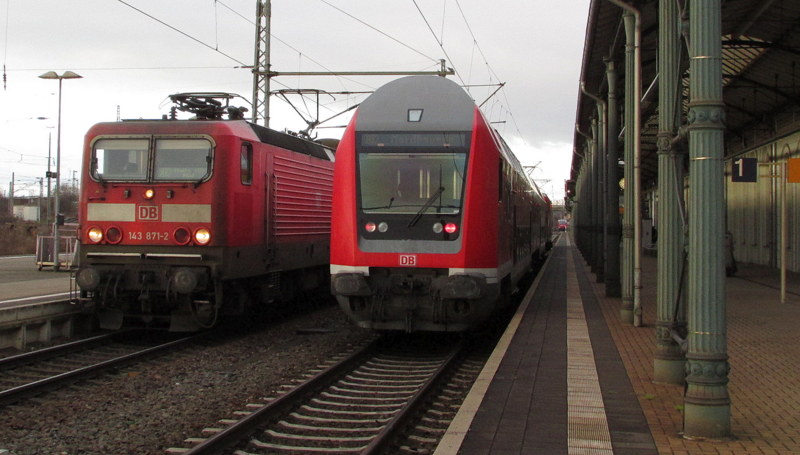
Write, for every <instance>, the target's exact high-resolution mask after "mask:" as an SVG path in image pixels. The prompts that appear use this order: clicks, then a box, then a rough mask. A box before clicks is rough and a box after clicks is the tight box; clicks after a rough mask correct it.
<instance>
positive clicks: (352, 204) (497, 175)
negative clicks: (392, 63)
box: [330, 76, 552, 332]
mask: <svg viewBox="0 0 800 455" xmlns="http://www.w3.org/2000/svg"><path fill="white" fill-rule="evenodd" d="M336 153H337V157H336V172H335V177H334V197H333V214H332V231H331V245H332V247H331V266H330V267H331V280H332V281H331V289H332V292H333V294H334V295H335V296H336V298H337V300H338V302H339V305H340V307H341V308H342V310H344V312H345V313H346V314H347V316H348V317H349V318H350V319H351V320H352V321H354V322H355V323H356V324H357V325H359V326H361V327H367V328H372V329H376V330H400V331H408V332H413V331H464V330H467V329H470V328H472V327H475V326H477V325H479V324H481V323H482V322H483V321H485V320H486V319H487V318H488V317H489V316H490V315H491V314H492V312H494V311H495V310H496V309H497V308H499V307H500V306H502V305H503V304H504V303H505V302H507V300H508V296H509V295H510V294H511V293H512V291H513V290H514V289H515V287H516V285H517V283H518V281H519V280H520V279H521V278H522V277H523V276H524V275H525V274H526V272H528V271H529V270H530V269H531V265H532V263H533V262H534V261H535V260H537V259H539V258H541V257H542V256H543V255H544V254H545V253H546V249H547V248H548V244H549V242H550V235H551V231H552V225H551V223H552V221H551V220H550V218H551V215H550V203H549V201H548V200H547V199H546V198H545V197H544V196H543V195H542V194H541V193H540V192H539V190H538V189H537V188H536V186H535V184H533V182H531V180H530V179H529V178H528V177H527V176H526V174H525V172H524V170H523V169H522V166H521V165H520V163H519V161H518V160H517V159H516V158H515V157H514V155H513V154H512V153H511V151H510V150H509V148H508V146H507V145H506V143H505V142H504V141H503V139H502V138H501V137H500V136H499V135H498V134H497V132H496V131H495V130H494V129H493V128H492V127H491V126H490V125H489V122H488V121H487V120H486V118H485V117H484V116H483V114H482V113H481V112H480V110H479V109H478V107H477V106H476V105H475V103H474V102H473V100H472V99H471V98H470V97H469V96H468V95H467V93H466V92H465V91H464V90H463V89H461V88H460V87H459V86H458V85H457V84H455V83H454V82H451V81H449V80H447V79H445V78H441V77H436V76H411V77H406V78H402V79H398V80H396V81H393V82H390V83H389V84H386V85H385V86H383V87H381V88H380V89H378V90H377V91H376V92H375V93H374V94H372V95H370V96H369V97H368V98H367V99H366V100H365V101H364V102H363V103H362V104H361V105H360V106H359V108H358V110H357V111H356V113H355V115H354V117H353V119H352V120H351V122H350V124H349V125H348V127H347V129H346V131H345V133H344V137H343V138H342V141H341V143H340V144H339V147H338V148H337V152H336Z"/></svg>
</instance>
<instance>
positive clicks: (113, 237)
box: [106, 226, 122, 245]
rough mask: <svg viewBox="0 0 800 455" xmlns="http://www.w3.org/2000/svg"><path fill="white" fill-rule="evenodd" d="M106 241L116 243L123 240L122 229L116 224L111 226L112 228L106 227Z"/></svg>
mask: <svg viewBox="0 0 800 455" xmlns="http://www.w3.org/2000/svg"><path fill="white" fill-rule="evenodd" d="M106 241H107V242H108V243H111V244H114V245H116V244H117V243H119V242H121V241H122V231H121V230H120V228H118V227H116V226H111V227H110V228H108V229H106Z"/></svg>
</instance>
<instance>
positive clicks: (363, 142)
mask: <svg viewBox="0 0 800 455" xmlns="http://www.w3.org/2000/svg"><path fill="white" fill-rule="evenodd" d="M468 143H469V138H468V137H467V135H466V134H465V133H363V134H362V135H361V137H360V146H359V154H358V172H359V196H360V200H361V210H362V211H363V212H364V213H395V214H411V215H414V214H417V213H420V214H422V213H437V214H448V215H456V214H459V213H460V212H461V207H462V198H463V192H464V179H465V176H466V165H467V151H468V150H469V144H468Z"/></svg>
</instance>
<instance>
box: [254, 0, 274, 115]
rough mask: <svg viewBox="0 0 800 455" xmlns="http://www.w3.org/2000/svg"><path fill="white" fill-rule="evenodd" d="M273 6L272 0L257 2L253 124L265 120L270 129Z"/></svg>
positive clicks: (259, 0)
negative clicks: (270, 52)
mask: <svg viewBox="0 0 800 455" xmlns="http://www.w3.org/2000/svg"><path fill="white" fill-rule="evenodd" d="M271 16H272V4H271V2H270V0H258V1H257V2H256V46H255V56H254V60H253V123H258V121H259V119H263V122H264V123H263V124H264V126H265V127H269V78H270V74H269V72H270V63H269V47H270V42H269V37H270V18H271Z"/></svg>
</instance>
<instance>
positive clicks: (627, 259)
mask: <svg viewBox="0 0 800 455" xmlns="http://www.w3.org/2000/svg"><path fill="white" fill-rule="evenodd" d="M622 18H623V20H624V22H625V34H626V35H627V37H628V39H627V41H626V44H625V139H624V140H625V169H624V175H625V177H624V178H625V189H624V192H623V195H624V204H623V205H624V206H625V211H624V213H623V216H622V308H620V317H621V318H622V322H627V323H629V324H633V265H634V257H633V255H634V251H633V233H634V226H633V221H634V217H633V215H634V207H633V204H634V203H635V202H634V198H633V160H634V157H633V153H634V149H633V146H634V140H635V139H634V137H633V130H634V120H635V119H634V118H633V112H634V103H636V102H637V100H636V97H635V96H634V93H636V91H635V90H634V77H633V73H634V72H635V71H636V67H635V64H634V59H633V51H634V44H633V34H634V26H635V23H634V17H633V14H631V13H630V12H628V11H627V10H626V11H625V13H624V14H623V15H622Z"/></svg>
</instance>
